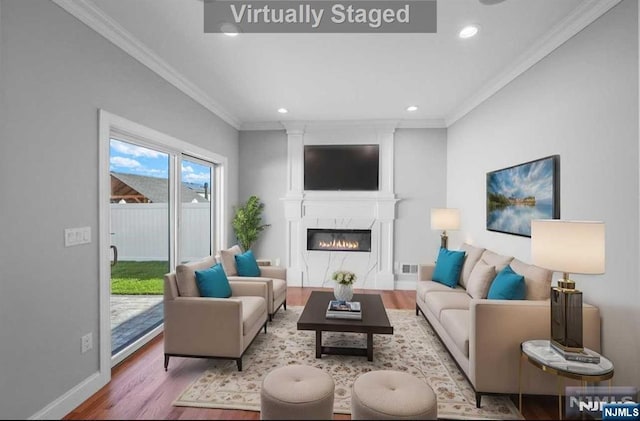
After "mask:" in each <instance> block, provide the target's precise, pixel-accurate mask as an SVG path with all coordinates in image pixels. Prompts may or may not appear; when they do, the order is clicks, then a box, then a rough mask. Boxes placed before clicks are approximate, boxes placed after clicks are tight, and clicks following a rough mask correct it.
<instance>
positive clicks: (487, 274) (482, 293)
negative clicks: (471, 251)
mask: <svg viewBox="0 0 640 421" xmlns="http://www.w3.org/2000/svg"><path fill="white" fill-rule="evenodd" d="M495 277H496V268H495V267H494V266H490V265H487V264H486V263H484V262H483V261H482V260H480V261H478V263H476V265H475V266H474V267H473V270H472V271H471V274H470V275H469V280H468V281H467V294H469V295H470V296H471V297H472V298H487V293H488V292H489V288H490V287H491V283H492V282H493V279H494V278H495Z"/></svg>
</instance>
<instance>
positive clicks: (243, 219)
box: [231, 196, 269, 251]
mask: <svg viewBox="0 0 640 421" xmlns="http://www.w3.org/2000/svg"><path fill="white" fill-rule="evenodd" d="M263 208H264V203H262V202H260V199H259V198H258V196H251V197H249V199H248V200H247V203H245V204H244V205H242V206H239V207H237V208H236V209H235V215H234V216H233V220H232V221H231V226H232V227H233V232H234V234H235V236H236V238H237V239H238V244H240V247H242V249H243V250H244V251H247V250H249V249H251V246H252V245H253V244H254V243H255V242H256V240H257V239H258V236H259V235H260V233H261V232H262V231H264V229H265V228H267V227H268V226H269V224H263V223H262V209H263Z"/></svg>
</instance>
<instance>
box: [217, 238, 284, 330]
mask: <svg viewBox="0 0 640 421" xmlns="http://www.w3.org/2000/svg"><path fill="white" fill-rule="evenodd" d="M239 253H242V250H241V249H240V246H238V245H237V244H236V245H234V246H233V247H231V248H228V249H225V250H220V253H219V254H218V255H216V260H217V261H218V262H219V263H221V264H222V268H223V269H224V272H225V274H226V275H227V278H229V281H245V282H262V283H266V284H267V289H268V291H269V297H268V298H267V307H268V311H269V321H271V320H272V318H273V316H274V314H276V312H277V311H278V310H279V309H280V307H281V306H284V309H285V310H286V309H287V270H286V269H285V268H283V267H279V266H260V267H259V269H260V276H259V277H251V276H238V270H237V268H236V261H235V255H236V254H239Z"/></svg>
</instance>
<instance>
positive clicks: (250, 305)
mask: <svg viewBox="0 0 640 421" xmlns="http://www.w3.org/2000/svg"><path fill="white" fill-rule="evenodd" d="M233 298H234V299H236V300H240V301H242V334H243V335H244V334H246V333H247V332H249V331H251V328H252V327H254V326H255V324H256V322H257V321H259V320H260V316H262V315H263V314H266V313H267V304H266V302H265V301H264V298H262V297H250V296H247V297H244V296H243V297H233Z"/></svg>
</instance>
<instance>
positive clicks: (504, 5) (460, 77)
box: [54, 0, 619, 129]
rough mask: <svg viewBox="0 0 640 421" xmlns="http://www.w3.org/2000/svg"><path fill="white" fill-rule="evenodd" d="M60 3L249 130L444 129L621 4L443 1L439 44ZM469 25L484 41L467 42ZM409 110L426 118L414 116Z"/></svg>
mask: <svg viewBox="0 0 640 421" xmlns="http://www.w3.org/2000/svg"><path fill="white" fill-rule="evenodd" d="M54 1H56V2H57V3H58V4H60V5H61V6H63V7H65V8H66V9H67V10H70V11H72V13H74V11H73V10H71V9H74V8H75V11H76V12H75V13H74V14H76V16H79V15H78V13H80V14H83V13H84V14H85V18H86V16H87V9H90V14H91V15H92V19H89V20H87V19H83V20H84V21H85V22H86V23H89V24H90V26H94V29H97V30H98V29H99V32H101V33H103V35H107V37H108V38H110V39H112V41H114V39H115V40H116V41H117V42H116V44H119V45H120V46H121V47H123V48H125V50H134V51H133V53H132V51H128V52H130V53H132V55H134V57H136V58H138V59H139V60H141V61H142V62H143V63H144V62H145V61H146V62H147V63H145V64H147V65H148V66H150V67H151V68H152V69H154V70H155V71H156V72H158V73H159V74H161V75H162V76H164V77H165V78H167V80H169V81H171V82H172V83H174V85H176V86H178V87H179V88H181V89H183V91H185V92H186V93H188V94H189V95H191V96H192V97H193V98H194V99H196V100H198V101H199V102H201V103H202V104H203V105H205V106H207V107H208V108H209V109H211V110H212V111H215V112H216V113H217V114H218V115H220V116H221V117H222V118H223V119H225V120H226V121H228V122H229V123H231V124H232V125H234V126H235V127H237V128H247V129H251V128H258V127H263V126H265V124H264V123H269V122H271V123H274V122H278V121H287V120H289V121H309V120H314V121H315V120H377V119H384V120H402V121H405V124H406V125H407V126H411V122H412V121H413V122H415V125H416V126H441V127H444V126H446V125H448V124H451V123H452V122H453V121H455V120H456V119H457V118H459V117H461V116H462V115H464V114H465V113H466V112H467V111H469V110H470V109H472V108H473V107H474V106H475V105H477V104H478V103H480V102H481V101H482V100H483V99H485V98H487V97H488V96H490V95H491V94H493V93H494V92H495V91H496V90H497V89H499V88H500V87H501V86H504V85H505V84H506V83H508V82H509V81H510V80H512V79H513V78H514V77H515V76H517V75H518V74H520V73H521V72H523V71H525V70H526V69H527V68H528V67H530V66H531V65H532V64H533V63H535V62H536V61H537V60H539V59H540V58H542V57H544V55H546V54H548V53H549V52H550V51H552V50H553V48H555V47H557V45H559V44H560V43H561V42H564V41H565V40H566V39H568V38H569V37H570V36H572V35H574V34H575V33H576V32H578V31H579V30H581V29H582V28H583V27H584V26H586V25H588V24H589V23H591V22H592V21H593V20H595V19H596V18H597V17H598V16H600V15H601V14H602V13H604V11H606V10H608V9H609V8H610V7H612V6H613V5H615V4H616V3H617V2H618V1H619V0H617V1H614V0H505V1H503V2H499V3H497V4H490V3H492V2H491V1H487V0H483V1H481V0H440V1H439V2H438V31H437V33H435V34H240V35H239V36H237V37H233V38H232V37H228V36H226V35H224V34H205V33H203V3H202V1H201V0H54ZM63 3H67V4H66V5H65V4H63ZM73 3H76V4H75V5H74V6H73V7H71V6H69V5H68V4H73ZM78 4H80V5H81V6H82V8H84V9H85V11H84V12H82V11H81V12H78V10H80V9H81V8H80V7H79V6H78ZM98 21H100V23H98V24H96V22H98ZM470 23H474V24H478V25H480V32H479V34H478V35H477V36H476V37H474V38H471V39H467V40H463V39H460V38H459V37H458V36H457V34H458V32H459V31H460V29H461V28H462V27H463V26H465V25H467V24H470ZM105 32H107V33H108V34H105ZM114 34H115V35H114ZM122 44H124V46H123V45H122ZM149 63H151V64H149ZM409 105H417V106H418V107H419V109H418V110H417V111H415V112H412V113H409V112H408V111H406V108H407V106H409ZM280 107H285V108H287V109H288V110H289V113H288V114H286V115H283V114H279V113H278V112H277V109H278V108H280Z"/></svg>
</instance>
